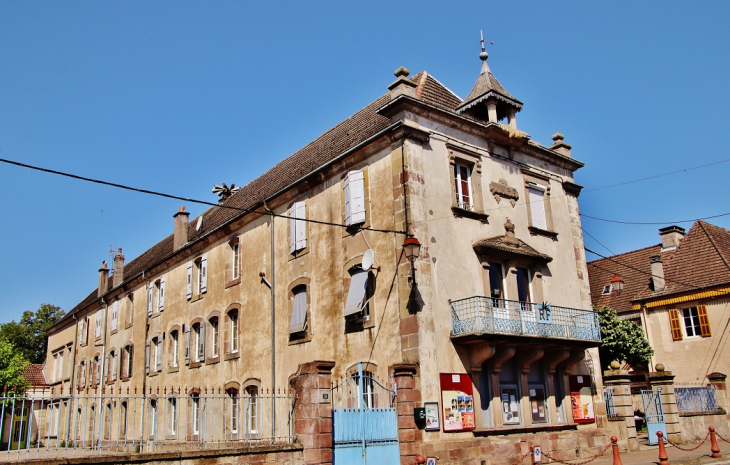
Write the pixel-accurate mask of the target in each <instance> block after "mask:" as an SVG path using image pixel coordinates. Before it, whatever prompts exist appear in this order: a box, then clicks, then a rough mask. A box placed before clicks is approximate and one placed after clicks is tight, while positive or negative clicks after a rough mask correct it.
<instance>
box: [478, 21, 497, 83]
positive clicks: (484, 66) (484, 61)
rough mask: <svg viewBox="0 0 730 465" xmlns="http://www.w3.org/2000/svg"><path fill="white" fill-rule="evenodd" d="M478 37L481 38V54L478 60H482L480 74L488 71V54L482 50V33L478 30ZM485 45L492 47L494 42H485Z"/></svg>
mask: <svg viewBox="0 0 730 465" xmlns="http://www.w3.org/2000/svg"><path fill="white" fill-rule="evenodd" d="M479 35H480V36H481V38H482V41H481V42H482V53H480V54H479V59H480V60H482V74H484V73H486V72H488V71H489V66H488V65H487V58H489V54H488V53H487V51H486V50H485V49H484V33H483V32H482V31H481V30H480V31H479ZM486 43H488V44H491V45H494V42H491V41H486Z"/></svg>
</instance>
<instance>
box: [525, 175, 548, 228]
mask: <svg viewBox="0 0 730 465" xmlns="http://www.w3.org/2000/svg"><path fill="white" fill-rule="evenodd" d="M546 191H547V186H544V185H542V184H538V183H536V182H531V181H530V182H528V183H527V201H528V202H529V204H530V219H531V226H532V227H534V228H537V229H541V230H543V231H547V229H548V224H547V215H546V214H545V192H546Z"/></svg>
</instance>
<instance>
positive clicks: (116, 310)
mask: <svg viewBox="0 0 730 465" xmlns="http://www.w3.org/2000/svg"><path fill="white" fill-rule="evenodd" d="M118 320H119V301H118V300H115V301H114V303H113V304H112V331H116V330H117V323H118Z"/></svg>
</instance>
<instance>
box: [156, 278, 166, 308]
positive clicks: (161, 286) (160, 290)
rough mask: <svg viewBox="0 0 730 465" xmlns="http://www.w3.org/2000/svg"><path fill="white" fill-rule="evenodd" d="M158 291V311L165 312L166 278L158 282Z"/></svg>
mask: <svg viewBox="0 0 730 465" xmlns="http://www.w3.org/2000/svg"><path fill="white" fill-rule="evenodd" d="M158 283H159V284H158V286H159V287H158V289H157V311H158V312H162V311H164V310H165V277H164V276H163V277H162V278H160V280H159V281H158Z"/></svg>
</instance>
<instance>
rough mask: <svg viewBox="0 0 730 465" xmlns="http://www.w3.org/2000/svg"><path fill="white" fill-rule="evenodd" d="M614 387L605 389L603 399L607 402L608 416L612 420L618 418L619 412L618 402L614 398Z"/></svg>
mask: <svg viewBox="0 0 730 465" xmlns="http://www.w3.org/2000/svg"><path fill="white" fill-rule="evenodd" d="M613 390H614V388H613V387H604V388H603V398H604V399H605V400H606V416H607V417H608V418H609V419H611V418H618V412H616V402H615V399H614V397H613Z"/></svg>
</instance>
